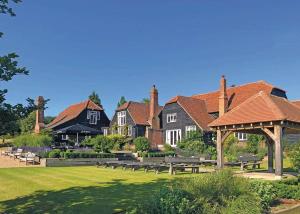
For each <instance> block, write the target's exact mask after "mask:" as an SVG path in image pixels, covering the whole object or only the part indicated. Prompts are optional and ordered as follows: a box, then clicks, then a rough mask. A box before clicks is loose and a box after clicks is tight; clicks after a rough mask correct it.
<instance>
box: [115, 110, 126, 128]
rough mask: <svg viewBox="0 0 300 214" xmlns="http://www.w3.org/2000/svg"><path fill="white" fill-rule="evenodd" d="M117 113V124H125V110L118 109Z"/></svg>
mask: <svg viewBox="0 0 300 214" xmlns="http://www.w3.org/2000/svg"><path fill="white" fill-rule="evenodd" d="M117 114H118V115H117V116H118V126H125V125H126V111H119V112H118V113H117Z"/></svg>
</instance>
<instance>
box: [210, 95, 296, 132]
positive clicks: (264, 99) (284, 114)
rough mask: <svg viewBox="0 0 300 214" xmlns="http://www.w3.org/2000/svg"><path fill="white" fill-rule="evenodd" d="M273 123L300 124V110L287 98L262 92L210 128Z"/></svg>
mask: <svg viewBox="0 0 300 214" xmlns="http://www.w3.org/2000/svg"><path fill="white" fill-rule="evenodd" d="M272 121H291V122H296V123H300V109H299V108H298V107H296V106H295V105H294V104H293V103H292V102H290V101H288V100H287V99H285V98H281V97H277V96H274V95H270V94H268V93H266V92H264V91H261V92H259V93H257V94H256V95H254V96H252V97H250V98H249V99H247V100H246V101H245V102H243V103H242V104H240V105H239V106H237V107H235V108H234V109H232V110H231V111H229V112H227V113H225V114H224V115H223V116H222V117H220V118H218V119H216V120H215V121H213V122H212V123H210V124H209V126H210V127H216V126H225V125H235V124H250V123H260V122H272Z"/></svg>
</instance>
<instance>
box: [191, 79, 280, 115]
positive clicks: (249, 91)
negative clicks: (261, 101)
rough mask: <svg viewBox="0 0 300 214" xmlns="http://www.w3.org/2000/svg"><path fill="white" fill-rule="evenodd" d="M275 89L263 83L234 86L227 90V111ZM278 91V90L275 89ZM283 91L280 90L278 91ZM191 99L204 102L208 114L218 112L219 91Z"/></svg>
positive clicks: (194, 96)
mask: <svg viewBox="0 0 300 214" xmlns="http://www.w3.org/2000/svg"><path fill="white" fill-rule="evenodd" d="M274 88H276V87H275V86H273V85H271V84H269V83H267V82H265V81H257V82H254V83H248V84H245V85H240V86H235V87H230V88H227V96H228V105H229V106H228V109H229V110H230V109H233V108H235V107H236V106H238V105H239V104H241V103H242V102H244V101H245V100H247V99H248V98H249V97H251V96H253V95H255V94H257V93H258V92H260V91H264V92H266V93H267V94H271V92H272V90H273V89H274ZM277 89H279V88H277ZM279 90H281V91H284V90H282V89H279ZM192 97H193V98H196V99H201V100H204V101H205V102H206V106H207V110H208V112H209V113H213V112H218V111H219V91H215V92H211V93H207V94H198V95H193V96H192Z"/></svg>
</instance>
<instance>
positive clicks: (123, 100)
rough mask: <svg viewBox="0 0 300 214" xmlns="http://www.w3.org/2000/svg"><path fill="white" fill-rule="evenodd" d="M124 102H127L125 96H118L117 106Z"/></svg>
mask: <svg viewBox="0 0 300 214" xmlns="http://www.w3.org/2000/svg"><path fill="white" fill-rule="evenodd" d="M126 102H127V101H126V99H125V97H124V96H122V97H121V98H120V101H119V102H118V107H120V106H121V105H123V104H125V103H126Z"/></svg>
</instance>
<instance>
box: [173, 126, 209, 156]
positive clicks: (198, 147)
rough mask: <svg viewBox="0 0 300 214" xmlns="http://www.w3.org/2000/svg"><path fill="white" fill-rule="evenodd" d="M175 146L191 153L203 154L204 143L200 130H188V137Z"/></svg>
mask: <svg viewBox="0 0 300 214" xmlns="http://www.w3.org/2000/svg"><path fill="white" fill-rule="evenodd" d="M177 147H178V148H180V149H182V150H185V151H187V152H189V153H192V154H194V155H195V154H203V153H204V150H205V144H204V141H203V134H202V132H199V131H195V132H190V134H189V137H188V138H186V139H184V140H182V141H180V142H178V143H177Z"/></svg>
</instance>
